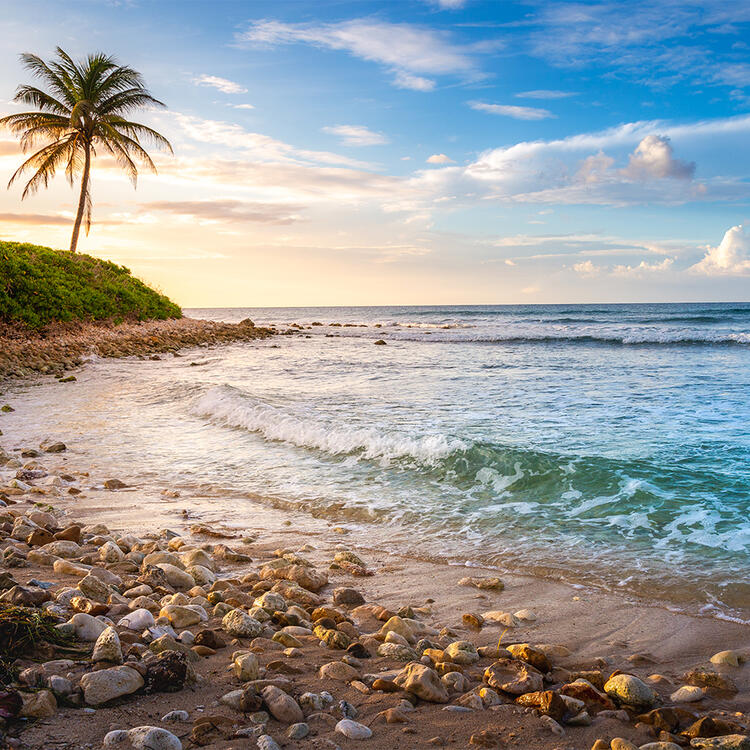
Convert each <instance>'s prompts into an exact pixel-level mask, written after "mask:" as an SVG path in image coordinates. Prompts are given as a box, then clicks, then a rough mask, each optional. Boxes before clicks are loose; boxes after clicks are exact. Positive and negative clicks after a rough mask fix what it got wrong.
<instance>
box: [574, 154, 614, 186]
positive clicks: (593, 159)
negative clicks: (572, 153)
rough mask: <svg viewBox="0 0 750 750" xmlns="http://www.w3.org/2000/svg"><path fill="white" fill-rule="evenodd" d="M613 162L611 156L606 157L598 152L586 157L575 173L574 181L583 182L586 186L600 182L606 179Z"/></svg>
mask: <svg viewBox="0 0 750 750" xmlns="http://www.w3.org/2000/svg"><path fill="white" fill-rule="evenodd" d="M614 163H615V160H614V159H613V158H612V157H611V156H607V154H605V153H604V152H603V151H599V153H597V154H592V155H591V156H587V157H586V158H585V159H584V160H583V161H582V162H581V166H580V168H579V169H578V171H577V172H576V175H575V178H574V179H575V181H576V182H583V183H586V184H589V185H590V184H593V183H597V182H601V181H602V180H604V179H606V176H607V173H608V171H609V169H610V168H611V167H612V165H613V164H614Z"/></svg>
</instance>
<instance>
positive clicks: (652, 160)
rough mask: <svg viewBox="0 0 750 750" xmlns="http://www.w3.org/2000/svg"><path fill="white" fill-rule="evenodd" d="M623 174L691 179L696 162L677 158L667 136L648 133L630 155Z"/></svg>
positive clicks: (642, 178)
mask: <svg viewBox="0 0 750 750" xmlns="http://www.w3.org/2000/svg"><path fill="white" fill-rule="evenodd" d="M623 174H624V175H625V176H626V177H630V178H631V179H636V180H648V179H652V178H657V179H663V178H665V177H674V178H676V179H679V180H691V179H692V178H693V175H694V174H695V163H694V162H691V163H687V162H684V161H680V160H679V159H675V158H674V149H673V148H672V144H671V143H670V142H669V138H668V137H667V136H662V135H647V136H646V137H645V138H644V139H643V140H642V141H641V142H640V143H639V144H638V146H637V148H636V149H635V151H634V152H633V153H632V154H631V155H630V161H629V162H628V166H627V167H626V168H625V169H624V170H623Z"/></svg>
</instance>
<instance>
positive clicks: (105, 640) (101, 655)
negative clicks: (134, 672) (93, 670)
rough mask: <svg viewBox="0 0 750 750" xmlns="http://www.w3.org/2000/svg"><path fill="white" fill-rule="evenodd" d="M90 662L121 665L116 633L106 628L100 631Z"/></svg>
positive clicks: (120, 648) (120, 650) (118, 639)
mask: <svg viewBox="0 0 750 750" xmlns="http://www.w3.org/2000/svg"><path fill="white" fill-rule="evenodd" d="M91 661H94V662H97V661H106V662H109V663H110V664H122V646H121V645H120V637H119V636H118V635H117V631H116V630H115V629H114V628H112V627H108V628H105V629H104V630H102V632H101V633H100V634H99V637H98V638H97V639H96V643H95V644H94V652H93V654H92V655H91Z"/></svg>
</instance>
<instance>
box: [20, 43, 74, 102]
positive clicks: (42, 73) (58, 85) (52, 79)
mask: <svg viewBox="0 0 750 750" xmlns="http://www.w3.org/2000/svg"><path fill="white" fill-rule="evenodd" d="M21 63H22V64H23V66H24V67H25V68H26V69H27V70H29V71H31V73H32V75H34V76H35V77H36V78H40V79H41V80H43V81H44V82H45V83H46V84H47V86H48V87H49V88H50V89H52V91H54V92H55V94H57V96H59V97H60V98H62V99H63V101H65V102H67V103H68V104H69V105H70V106H73V105H74V104H75V102H76V99H75V91H74V90H72V89H71V87H70V86H69V85H68V84H67V83H66V82H65V81H64V80H63V79H62V78H60V76H59V75H58V74H57V73H56V72H55V71H54V70H52V68H51V67H50V66H49V65H47V63H46V62H44V60H42V58H41V57H39V56H38V55H32V54H31V53H30V52H24V53H23V54H22V55H21Z"/></svg>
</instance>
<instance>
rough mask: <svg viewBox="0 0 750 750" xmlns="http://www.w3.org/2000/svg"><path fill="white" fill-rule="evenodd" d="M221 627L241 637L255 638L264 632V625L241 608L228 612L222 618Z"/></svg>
mask: <svg viewBox="0 0 750 750" xmlns="http://www.w3.org/2000/svg"><path fill="white" fill-rule="evenodd" d="M221 627H222V628H223V629H224V630H225V631H226V632H227V633H229V634H230V635H235V636H238V637H240V638H255V637H257V636H259V635H260V634H261V633H262V632H263V626H262V625H261V624H260V623H259V622H258V621H257V620H255V619H253V618H252V617H250V615H246V614H245V613H244V612H243V611H242V610H240V609H233V610H231V611H230V612H227V613H226V614H225V615H224V617H223V618H222V620H221Z"/></svg>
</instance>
